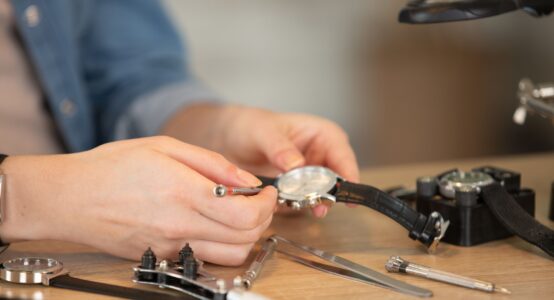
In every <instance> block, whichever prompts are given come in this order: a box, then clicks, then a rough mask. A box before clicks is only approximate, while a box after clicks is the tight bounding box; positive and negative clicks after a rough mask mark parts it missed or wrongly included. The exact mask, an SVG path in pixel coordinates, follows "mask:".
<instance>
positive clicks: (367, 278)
mask: <svg viewBox="0 0 554 300" xmlns="http://www.w3.org/2000/svg"><path fill="white" fill-rule="evenodd" d="M269 240H271V241H272V242H273V243H274V242H275V241H278V242H282V243H285V244H288V245H290V246H293V247H295V248H297V249H299V250H301V251H304V252H307V253H309V254H311V255H314V256H316V257H318V258H320V259H323V260H325V261H328V262H330V263H332V264H335V265H336V266H332V265H328V264H323V263H318V262H315V261H312V260H309V259H305V258H302V257H299V256H296V255H294V254H291V253H289V252H287V251H284V250H281V249H277V250H276V251H277V252H279V253H282V254H284V255H286V256H287V257H289V258H290V259H292V260H293V261H295V262H297V263H300V264H302V265H305V266H307V267H310V268H314V269H316V270H319V271H322V272H325V273H329V274H332V275H335V276H338V277H342V278H346V279H350V280H354V281H358V282H362V283H366V284H370V285H374V286H378V287H382V288H386V289H389V290H393V291H396V292H400V293H404V294H408V295H412V296H417V297H431V296H433V292H431V291H430V290H427V289H423V288H420V287H417V286H414V285H411V284H407V283H405V282H402V281H398V280H396V279H394V278H391V277H388V276H386V275H383V274H381V273H379V272H377V271H374V270H372V269H370V268H367V267H365V266H362V265H360V264H357V263H355V262H353V261H350V260H348V259H346V258H343V257H340V256H337V255H334V254H332V253H329V252H326V251H323V250H320V249H316V248H313V247H310V246H306V245H301V244H298V243H296V242H293V241H289V240H287V239H286V238H284V237H282V236H279V235H272V236H271V237H269V239H268V241H269Z"/></svg>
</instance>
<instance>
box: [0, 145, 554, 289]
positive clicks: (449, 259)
mask: <svg viewBox="0 0 554 300" xmlns="http://www.w3.org/2000/svg"><path fill="white" fill-rule="evenodd" d="M481 165H494V166H498V167H502V168H507V169H511V170H515V171H519V172H521V173H522V174H523V176H522V184H523V186H525V187H530V188H532V189H534V190H535V192H536V201H537V205H536V217H537V218H538V219H539V220H540V221H541V222H542V223H543V224H546V225H547V226H549V227H550V228H554V222H552V221H549V220H548V218H547V214H548V209H549V205H550V204H549V203H550V201H549V199H550V198H549V197H550V185H551V183H552V181H553V180H554V153H547V154H536V155H529V156H515V157H500V158H490V159H471V160H463V161H450V162H441V163H427V164H412V165H402V166H391V167H382V168H368V169H365V170H363V172H362V182H364V183H368V184H371V185H374V186H377V187H381V188H387V187H391V186H394V185H399V184H402V185H405V186H407V187H414V186H415V179H416V178H417V177H419V176H422V175H432V174H438V173H439V172H442V171H444V170H447V169H450V168H454V167H459V168H462V169H469V168H472V167H477V166H481ZM272 233H278V234H280V235H282V236H284V237H286V238H288V239H290V240H293V241H297V242H301V243H304V244H307V245H311V246H314V247H317V248H321V249H324V250H327V251H331V252H334V253H335V254H337V255H341V256H343V257H345V258H348V259H350V260H353V261H355V262H357V263H360V264H363V265H365V266H367V267H369V268H372V269H374V270H377V271H379V272H382V273H387V272H386V270H385V268H384V264H385V261H386V260H387V259H388V257H389V256H391V255H400V256H402V257H404V258H406V259H408V260H410V261H414V262H417V263H420V264H424V265H428V266H430V267H434V268H437V269H441V270H446V271H452V272H455V273H459V274H463V275H466V276H470V277H474V278H478V279H482V280H485V281H491V282H494V283H496V284H498V285H500V286H503V287H506V288H508V289H509V290H511V291H512V295H502V294H489V293H484V292H479V291H474V290H469V289H465V288H460V287H454V286H450V285H446V284H443V283H439V282H433V281H429V280H426V279H421V278H416V277H414V276H406V275H403V274H389V275H390V276H392V277H394V278H396V279H399V280H402V281H405V282H408V283H410V284H414V285H417V286H420V287H423V288H427V289H430V290H432V291H433V293H434V298H436V299H445V298H448V299H468V298H471V299H554V260H553V259H552V258H549V257H548V256H547V255H546V254H544V253H543V252H541V251H540V250H538V249H537V248H535V247H533V246H530V245H529V244H526V243H525V242H523V241H522V240H521V239H519V238H516V237H512V238H508V239H504V240H500V241H495V242H489V243H486V244H482V245H479V246H474V247H469V248H467V247H457V246H452V245H448V244H445V243H443V244H441V245H440V247H439V251H438V253H436V254H435V255H429V254H426V252H425V251H424V249H423V248H422V247H421V246H420V245H419V243H418V242H415V241H412V240H411V239H409V238H408V237H407V232H406V230H405V229H404V228H403V227H401V226H400V225H398V224H396V223H395V222H394V221H392V220H390V219H388V218H387V217H385V216H383V215H381V214H379V213H378V212H375V211H372V210H370V209H367V208H364V207H357V208H347V207H345V206H343V205H336V206H335V207H333V209H332V210H331V211H330V212H329V214H328V215H327V217H326V218H325V219H322V220H316V219H315V218H312V217H311V216H310V215H309V214H303V215H294V216H290V215H289V216H277V217H275V218H274V222H273V224H272V226H271V228H270V230H269V231H268V232H267V236H269V235H270V234H272ZM256 252H257V251H254V252H253V253H251V255H250V259H249V261H250V260H251V259H253V257H254V256H255V255H256ZM23 255H34V256H49V257H53V258H56V259H60V260H61V261H63V262H64V264H65V266H66V267H67V268H68V269H69V270H70V271H71V274H72V275H73V276H75V277H80V278H84V279H90V280H95V281H101V282H107V283H112V284H119V285H126V286H136V285H134V284H133V283H132V282H131V278H132V271H131V268H132V267H133V266H135V265H137V263H136V262H132V261H127V260H123V259H120V258H116V257H113V256H110V255H107V254H103V253H100V252H98V251H96V250H94V249H91V248H89V247H85V246H80V245H74V244H69V243H62V242H26V243H19V244H14V245H12V246H11V247H10V248H9V250H7V251H6V252H5V253H3V254H2V255H1V256H0V259H1V260H4V259H7V258H12V257H18V256H23ZM248 264H249V262H247V263H246V264H245V265H244V266H243V267H240V268H228V267H220V266H213V265H207V269H208V270H209V271H210V272H212V273H214V274H217V275H219V276H222V277H229V278H232V277H234V276H236V275H238V274H242V272H243V271H244V270H245V269H246V268H247V266H248ZM146 288H147V289H148V288H151V287H146ZM151 289H155V288H153V287H152V288H151ZM253 291H254V292H257V293H260V294H263V295H265V296H267V297H270V298H272V299H371V298H374V299H416V298H415V297H411V296H406V295H403V294H400V293H397V292H393V291H389V290H385V289H382V288H378V287H374V286H370V285H365V284H361V283H358V282H354V281H349V280H345V279H342V278H338V277H335V276H332V275H328V274H324V273H321V272H318V271H315V270H313V269H310V268H307V267H304V266H302V265H299V264H297V263H294V262H291V261H289V260H288V259H286V258H285V257H284V256H282V255H280V254H276V255H275V256H274V257H273V258H272V259H271V260H270V261H268V263H267V264H266V266H265V268H264V270H263V272H262V274H261V276H260V277H259V278H258V280H257V281H256V282H255V283H254V287H253ZM0 296H3V297H24V298H30V297H36V298H39V299H75V298H79V299H99V298H101V297H100V296H97V295H93V294H86V293H77V292H73V291H68V290H62V289H57V288H46V287H35V286H23V287H22V286H17V285H13V284H6V283H1V284H0ZM102 298H103V297H102Z"/></svg>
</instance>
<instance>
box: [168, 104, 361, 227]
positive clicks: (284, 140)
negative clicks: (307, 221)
mask: <svg viewBox="0 0 554 300" xmlns="http://www.w3.org/2000/svg"><path fill="white" fill-rule="evenodd" d="M182 114H185V115H182V116H180V117H179V119H180V120H181V121H174V122H170V123H168V125H167V126H166V128H165V131H164V133H168V134H170V135H174V136H175V135H176V136H177V137H179V136H181V137H182V138H185V141H187V142H190V143H194V144H197V145H201V146H204V147H206V148H209V149H212V150H214V151H216V152H219V153H221V154H223V155H224V156H225V157H226V158H227V159H228V160H230V161H231V162H233V163H235V164H237V165H238V166H239V167H241V168H243V169H245V170H247V171H249V172H251V173H253V174H258V175H265V176H275V175H277V174H279V173H282V172H285V171H288V170H290V169H292V168H296V167H300V166H303V165H320V166H326V167H328V168H330V169H332V170H334V171H335V172H337V173H338V174H339V175H340V176H342V177H343V178H345V179H346V180H348V181H353V182H357V181H358V180H359V170H358V166H357V163H356V157H355V155H354V151H353V150H352V148H351V146H350V143H349V141H348V136H347V135H346V133H345V132H344V131H343V130H342V129H341V128H340V127H339V126H338V125H337V124H335V123H333V122H331V121H329V120H326V119H323V118H320V117H316V116H312V115H306V114H294V113H274V112H271V111H267V110H262V109H257V108H249V107H242V106H231V105H228V106H219V105H196V106H193V107H191V108H188V109H186V110H184V111H183V113H182ZM206 120H210V122H206ZM183 122H186V124H183ZM187 124H188V126H192V124H194V128H195V129H196V131H194V132H187V133H186V134H183V130H184V128H190V127H187ZM199 125H200V126H199ZM191 137H192V139H193V140H192V141H191V140H190V138H191ZM313 213H314V215H315V216H317V217H323V216H325V215H326V214H327V207H326V206H324V205H319V206H318V207H316V208H314V209H313Z"/></svg>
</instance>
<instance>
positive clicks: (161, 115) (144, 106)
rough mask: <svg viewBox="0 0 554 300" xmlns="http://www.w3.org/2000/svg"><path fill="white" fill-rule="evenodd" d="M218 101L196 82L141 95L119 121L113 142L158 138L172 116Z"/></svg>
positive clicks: (166, 87) (168, 86)
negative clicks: (187, 108) (195, 106)
mask: <svg viewBox="0 0 554 300" xmlns="http://www.w3.org/2000/svg"><path fill="white" fill-rule="evenodd" d="M200 101H202V102H206V101H208V102H220V101H221V100H219V97H218V96H217V95H216V94H215V93H213V92H212V91H211V90H210V89H208V88H207V87H206V86H204V84H202V83H201V82H198V81H196V80H191V81H186V82H179V83H175V84H170V85H166V86H163V87H161V88H159V89H158V90H156V91H154V92H152V93H148V94H146V95H142V96H140V97H139V98H138V99H136V100H135V101H133V103H132V104H131V105H130V106H129V107H128V108H127V110H125V111H124V112H123V113H122V114H121V115H120V117H119V118H118V120H117V122H116V126H115V133H114V139H116V140H122V139H130V138H138V137H145V136H152V135H157V134H159V133H160V131H161V129H162V127H163V125H164V124H165V123H166V121H167V120H169V119H170V118H171V117H172V116H173V115H174V114H175V113H177V112H178V111H180V110H182V109H184V108H185V107H186V106H187V105H190V104H192V103H198V102H200Z"/></svg>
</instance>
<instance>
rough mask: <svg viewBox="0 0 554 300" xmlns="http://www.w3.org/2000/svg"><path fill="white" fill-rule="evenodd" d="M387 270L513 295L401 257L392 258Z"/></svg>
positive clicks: (488, 284)
mask: <svg viewBox="0 0 554 300" xmlns="http://www.w3.org/2000/svg"><path fill="white" fill-rule="evenodd" d="M385 268H386V269H387V271H389V272H394V273H406V274H412V275H416V276H419V277H423V278H429V279H433V280H436V281H441V282H446V283H450V284H454V285H458V286H462V287H466V288H470V289H476V290H480V291H484V292H489V293H492V292H500V293H504V294H511V292H510V291H509V290H507V289H505V288H503V287H499V286H496V285H494V283H490V282H485V281H481V280H477V279H472V278H469V277H464V276H460V275H456V274H452V273H448V272H444V271H439V270H434V269H431V268H429V267H426V266H422V265H418V264H414V263H411V262H409V261H406V260H404V259H402V258H401V257H400V256H391V257H390V258H389V260H388V261H387V263H386V264H385Z"/></svg>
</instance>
